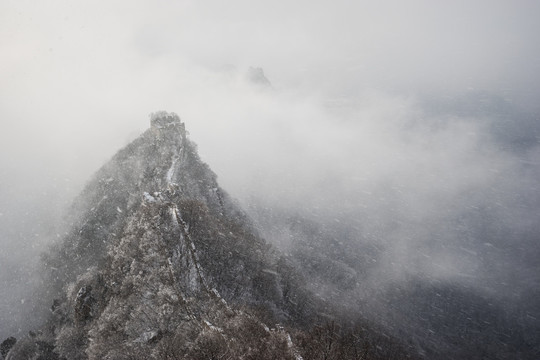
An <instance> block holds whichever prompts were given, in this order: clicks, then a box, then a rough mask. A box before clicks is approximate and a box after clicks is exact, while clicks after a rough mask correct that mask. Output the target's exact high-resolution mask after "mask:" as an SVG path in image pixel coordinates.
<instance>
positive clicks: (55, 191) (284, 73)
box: [0, 0, 540, 307]
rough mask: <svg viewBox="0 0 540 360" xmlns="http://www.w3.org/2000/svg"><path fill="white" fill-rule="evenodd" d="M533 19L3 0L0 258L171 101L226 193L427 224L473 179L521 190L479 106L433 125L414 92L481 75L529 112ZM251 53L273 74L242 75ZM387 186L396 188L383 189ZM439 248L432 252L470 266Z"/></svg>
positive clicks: (407, 6)
mask: <svg viewBox="0 0 540 360" xmlns="http://www.w3.org/2000/svg"><path fill="white" fill-rule="evenodd" d="M539 18H540V2H538V1H535V0H530V1H526V0H513V1H503V0H498V1H487V0H485V1H484V0H482V1H480V0H479V1H470V0H469V1H461V0H459V1H427V0H426V1H417V0H415V1H370V2H368V1H344V0H339V1H304V0H302V1H295V2H285V1H282V2H276V1H247V0H246V1H236V0H233V1H227V2H224V1H102V2H96V1H92V2H90V1H88V2H82V1H81V2H74V1H47V2H38V1H21V0H18V1H8V0H4V1H2V2H0V54H1V56H0V225H1V229H2V230H1V231H0V236H1V238H0V244H2V246H3V247H5V249H8V250H9V251H12V252H13V254H15V256H9V257H8V256H5V257H0V272H2V273H4V274H8V271H7V270H6V269H8V268H13V266H15V265H14V264H19V265H18V266H20V263H21V262H22V260H21V259H22V256H23V255H24V254H28V253H32V254H34V253H36V252H38V250H39V249H40V248H41V247H42V245H43V244H44V243H46V242H48V241H49V237H48V236H49V235H50V234H49V233H52V234H53V235H54V231H52V230H51V229H50V228H51V226H50V225H49V222H50V221H52V220H54V219H56V218H57V217H58V216H59V215H57V214H58V213H57V212H56V210H57V209H59V208H61V207H62V206H64V204H65V203H67V202H69V200H70V199H71V198H72V197H73V196H74V195H75V194H76V193H77V191H78V190H79V189H80V188H81V187H82V186H83V184H84V182H85V181H86V180H87V179H88V177H89V176H90V175H91V173H93V172H94V171H95V170H96V169H97V168H98V167H99V166H101V165H102V164H103V163H104V162H105V161H107V159H108V158H110V157H111V156H112V155H113V154H114V153H115V152H116V151H117V150H118V149H119V148H120V147H122V146H123V145H125V144H127V142H128V141H130V140H132V139H133V138H135V137H136V136H137V135H138V134H139V133H141V132H142V131H143V130H144V129H146V128H147V127H148V125H149V119H148V114H149V113H150V112H153V111H157V110H167V111H174V112H177V113H178V114H179V115H180V117H181V118H182V119H183V120H184V121H185V122H186V127H187V129H188V130H189V131H190V132H191V138H192V139H193V140H195V142H197V143H198V144H199V148H200V152H201V155H202V157H203V159H204V160H205V161H207V162H209V164H210V165H211V167H212V168H213V169H214V170H215V171H216V172H217V173H218V175H219V177H220V183H221V184H222V185H223V186H224V187H225V188H226V189H228V190H230V192H231V193H232V194H233V196H236V197H239V198H244V199H246V198H248V197H249V196H250V195H251V194H252V193H253V192H259V194H262V195H261V196H262V197H266V198H267V200H268V201H269V202H272V201H274V202H280V203H282V204H283V201H285V204H290V205H299V204H303V205H306V206H313V207H317V206H321V204H326V205H328V204H329V203H328V202H327V199H329V198H334V199H333V204H334V203H335V202H336V199H338V200H337V202H339V201H340V200H341V199H352V200H351V202H354V203H355V204H360V205H362V206H364V207H365V208H366V209H368V210H369V211H368V210H366V213H367V214H371V215H370V216H373V218H374V219H376V220H377V221H379V220H380V219H383V218H387V217H388V216H398V217H400V216H401V217H402V218H403V219H408V220H410V219H411V218H414V219H415V221H419V220H418V219H424V220H425V221H426V222H427V223H438V219H441V218H444V217H445V216H447V215H448V214H455V212H456V211H458V210H456V209H462V208H463V206H467V204H465V202H464V200H463V197H464V195H463V194H466V193H467V192H468V191H469V192H475V190H477V189H489V188H491V189H495V190H493V191H495V192H496V193H497V194H498V195H497V196H499V197H500V198H501V199H502V200H503V205H504V206H506V205H508V204H510V200H508V199H510V198H512V194H515V193H519V194H521V192H520V190H519V188H516V186H517V185H515V184H512V183H510V184H508V183H507V182H505V183H503V181H502V180H501V179H502V178H504V176H506V174H508V173H511V172H512V171H514V170H515V167H516V163H517V162H518V160H517V159H516V158H515V157H513V155H509V154H507V153H504V152H502V151H501V150H500V149H499V148H498V147H497V146H496V144H494V143H493V142H492V141H491V139H489V138H487V135H485V134H486V126H487V125H486V123H485V119H478V120H479V121H474V122H471V121H470V120H471V119H468V118H459V117H458V118H456V119H453V121H452V122H451V124H450V125H448V126H441V127H436V126H435V127H434V126H433V124H437V123H439V121H441V117H438V116H433V115H432V114H428V112H427V111H426V109H424V107H423V105H422V104H423V102H422V99H424V98H425V96H426V95H427V94H430V95H433V94H435V96H439V97H441V98H448V97H452V96H455V95H459V94H463V93H467V92H471V91H481V92H489V93H492V94H494V95H497V96H499V97H500V98H501V99H505V100H506V101H507V102H508V103H509V104H515V105H516V106H518V107H522V108H523V109H525V110H526V111H537V110H540V106H539V105H538V102H537V100H538V95H539V94H540V41H538V39H537V37H538V34H540V21H538V19H539ZM250 66H256V67H262V68H263V69H264V71H265V74H266V76H267V77H268V79H269V80H270V81H271V82H272V89H266V90H265V89H261V88H259V87H257V86H255V85H254V84H250V83H249V82H248V81H246V80H245V73H246V71H247V69H248V68H249V67H250ZM446 120H448V119H446ZM454 120H455V121H454ZM535 154H536V153H535V152H530V153H528V154H526V155H524V156H523V157H522V158H520V159H519V160H520V161H521V160H523V161H529V162H534V161H536V159H537V157H535ZM457 170H459V171H457ZM514 172H515V171H514ZM521 180H522V181H521V183H520V186H526V187H527V189H528V190H530V189H531V188H532V186H533V185H534V181H533V180H532V178H527V177H525V178H524V179H523V178H522V179H521ZM328 184H331V186H328ZM494 184H495V185H494ZM334 185H336V186H334ZM385 186H389V187H391V188H392V189H393V191H394V193H395V194H400V195H399V196H398V197H397V198H395V199H394V200H392V201H394V203H393V204H390V203H389V200H388V199H384V197H381V196H379V195H380V193H381V191H382V190H381V189H387V188H386V187H385ZM531 191H532V190H531ZM314 192H318V193H319V194H318V196H313V193H314ZM321 193H322V194H321ZM350 194H354V196H350ZM477 194H478V192H477ZM375 196H376V199H375ZM512 199H513V198H512ZM353 200H354V201H353ZM450 200H451V201H450ZM512 201H515V200H512ZM441 204H445V206H443V207H442V209H443V210H441V206H440V205H441ZM339 210H340V211H345V210H344V209H339ZM403 214H407V216H405V215H403ZM411 214H412V215H411ZM511 217H512V218H514V217H517V215H516V214H512V216H511ZM374 224H375V223H374ZM411 224H412V223H411ZM373 226H374V227H375V225H373ZM45 233H47V235H45ZM402 235H403V233H399V232H398V233H397V234H393V236H394V237H395V238H396V239H402V238H403V236H402ZM417 235H418V234H417ZM390 238H392V237H390ZM418 238H419V239H420V240H418V241H420V242H421V241H424V240H425V239H424V237H423V236H422V235H421V234H420V235H418ZM404 247H405V248H406V246H404V245H403V244H401V243H400V244H399V246H398V247H396V252H395V254H393V255H395V256H404V257H406V256H407V255H406V253H407V251H406V249H405V250H404ZM404 253H405V255H403V254H404ZM445 256H446V254H445ZM454 260H455V257H452V259H451V260H448V261H447V262H448V265H445V266H448V267H450V268H451V269H452V268H458V267H462V268H463V267H464V268H467V267H466V266H462V265H463V264H462V263H459V262H458V263H455V262H453V261H454ZM445 261H446V257H445V258H444V259H441V263H442V262H445ZM467 265H470V263H467ZM470 271H474V269H471V270H470ZM5 276H6V277H7V275H5ZM10 276H11V275H10ZM10 279H11V277H10ZM2 280H3V281H7V280H4V278H2ZM9 281H11V282H9V283H6V284H8V285H6V286H8V287H14V288H16V289H19V288H18V287H17V286H19V285H17V284H15V285H14V284H13V282H12V280H9ZM21 297H24V295H21ZM12 300H13V299H10V300H9V301H8V300H6V301H4V302H3V303H0V305H1V306H4V307H5V306H9V304H11V302H10V301H12ZM16 301H17V302H18V301H19V299H16ZM5 304H8V305H5Z"/></svg>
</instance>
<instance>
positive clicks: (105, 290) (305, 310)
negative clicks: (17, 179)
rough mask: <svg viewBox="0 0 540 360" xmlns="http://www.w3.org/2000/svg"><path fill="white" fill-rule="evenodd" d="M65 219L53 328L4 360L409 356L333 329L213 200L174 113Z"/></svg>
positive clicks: (354, 330)
mask: <svg viewBox="0 0 540 360" xmlns="http://www.w3.org/2000/svg"><path fill="white" fill-rule="evenodd" d="M70 217H71V218H70V221H71V225H70V226H69V231H67V232H66V235H65V237H64V238H63V239H62V241H61V242H59V243H58V244H57V245H56V246H54V247H53V248H52V249H51V250H50V251H49V252H48V253H47V255H46V256H44V284H45V286H44V290H43V293H42V294H40V296H43V297H49V298H50V302H51V304H52V307H51V309H50V311H51V314H50V316H49V319H48V321H47V323H46V324H44V326H43V327H42V328H41V329H40V330H39V331H36V332H31V333H30V334H29V335H28V336H27V337H25V338H23V339H20V340H19V341H18V342H17V343H16V344H15V345H14V346H13V340H10V342H9V343H6V344H7V345H6V347H8V346H9V348H11V347H12V346H13V347H12V348H11V351H9V349H8V348H6V351H5V352H6V353H7V351H9V353H7V357H6V359H10V360H15V359H38V358H39V359H70V360H71V359H237V358H244V359H300V358H302V356H304V358H307V359H311V358H319V357H320V356H323V357H324V358H325V359H347V358H355V356H357V355H358V354H363V355H362V356H367V355H369V358H373V359H378V358H380V359H382V358H385V359H388V358H393V359H397V358H404V357H407V356H408V355H407V352H406V351H405V350H404V349H405V347H403V346H402V345H400V344H399V343H398V342H396V341H394V340H392V339H390V338H389V337H388V336H387V335H385V337H383V336H382V335H381V334H380V333H377V332H376V331H374V330H373V329H371V330H370V331H368V332H366V326H365V325H366V324H364V323H362V322H361V321H358V319H357V316H356V315H351V316H349V319H348V322H347V323H345V322H341V323H340V324H338V323H339V322H340V321H341V320H337V317H336V314H337V313H336V312H335V311H334V310H333V308H332V306H331V304H329V303H327V302H325V301H324V300H322V299H321V298H320V297H318V296H316V295H314V294H313V293H312V292H310V291H309V290H307V287H306V286H305V284H306V283H307V281H306V280H304V279H303V278H302V276H301V275H299V272H298V271H297V270H296V269H294V266H293V265H292V262H291V261H289V260H288V258H287V257H286V256H283V255H280V254H279V253H278V252H277V251H276V250H274V249H273V248H272V247H271V246H270V245H268V244H267V243H266V242H265V241H264V240H263V239H262V238H261V237H260V236H259V235H258V234H257V231H256V229H255V227H254V226H253V225H252V223H251V221H250V220H249V218H248V217H247V216H246V215H245V214H244V212H243V211H242V210H241V209H240V208H239V207H238V206H237V205H236V204H235V202H234V201H233V200H232V199H231V198H230V197H229V196H228V195H227V193H226V192H225V191H224V190H223V189H221V188H220V187H219V185H218V183H217V181H216V175H215V174H214V173H213V172H212V171H211V170H210V169H209V167H208V166H207V165H206V164H204V163H203V162H202V161H201V160H200V158H199V156H198V154H197V151H196V146H195V145H194V144H193V143H192V142H191V141H190V140H189V139H188V138H187V135H186V130H185V127H184V124H183V123H182V122H181V121H180V118H179V117H178V116H177V115H176V114H173V113H171V114H169V113H165V112H159V113H156V114H153V115H152V116H151V127H150V129H149V130H147V131H146V132H145V133H143V134H142V135H141V136H140V137H139V138H138V139H136V140H135V141H133V142H132V143H131V144H129V145H128V146H126V147H125V148H124V149H122V150H120V151H119V152H118V153H117V154H116V155H115V156H114V157H113V158H112V159H111V160H110V161H109V162H108V163H107V164H106V165H105V166H103V167H102V168H101V169H100V170H99V171H98V172H97V173H96V175H95V176H94V177H93V178H92V179H91V180H90V182H89V183H88V184H87V186H86V187H85V189H84V190H83V192H82V193H81V195H80V196H79V197H78V198H77V199H76V201H75V202H74V205H73V207H72V208H71V211H70ZM353 319H357V320H355V321H353ZM376 344H381V345H384V346H376ZM354 354H356V355H354Z"/></svg>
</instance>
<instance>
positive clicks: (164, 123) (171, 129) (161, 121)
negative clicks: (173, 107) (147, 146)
mask: <svg viewBox="0 0 540 360" xmlns="http://www.w3.org/2000/svg"><path fill="white" fill-rule="evenodd" d="M150 128H151V129H152V131H153V132H154V133H156V135H158V137H167V135H173V134H178V133H180V135H181V137H182V139H185V138H186V126H185V124H184V123H183V122H182V120H180V116H178V115H177V114H175V113H173V112H171V113H168V112H166V111H158V112H155V113H152V114H150Z"/></svg>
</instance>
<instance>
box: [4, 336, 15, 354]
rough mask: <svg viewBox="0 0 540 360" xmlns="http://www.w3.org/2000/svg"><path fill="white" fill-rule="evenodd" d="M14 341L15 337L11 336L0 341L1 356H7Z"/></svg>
mask: <svg viewBox="0 0 540 360" xmlns="http://www.w3.org/2000/svg"><path fill="white" fill-rule="evenodd" d="M16 343H17V339H15V338H14V337H12V336H10V337H8V338H7V339H6V340H4V341H2V343H1V344H0V355H2V358H5V357H6V356H7V354H8V353H9V351H10V350H11V348H12V347H13V345H15V344H16Z"/></svg>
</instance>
